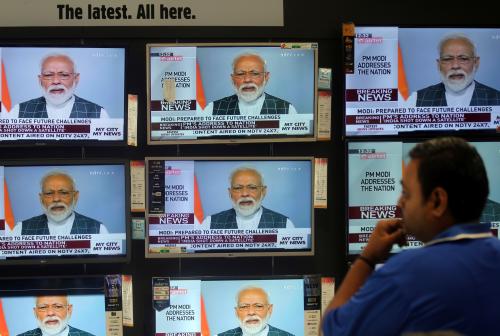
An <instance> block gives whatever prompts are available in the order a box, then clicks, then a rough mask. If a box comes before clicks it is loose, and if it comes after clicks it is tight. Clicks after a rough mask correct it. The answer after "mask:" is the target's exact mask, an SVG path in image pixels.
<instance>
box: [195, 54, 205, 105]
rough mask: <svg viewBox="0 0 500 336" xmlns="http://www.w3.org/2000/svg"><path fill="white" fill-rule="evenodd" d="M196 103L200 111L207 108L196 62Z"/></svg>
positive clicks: (198, 66) (198, 65)
mask: <svg viewBox="0 0 500 336" xmlns="http://www.w3.org/2000/svg"><path fill="white" fill-rule="evenodd" d="M196 101H197V102H198V105H200V107H201V109H202V110H204V109H205V107H206V106H207V99H206V98H205V90H203V82H202V81H201V71H200V64H198V62H196Z"/></svg>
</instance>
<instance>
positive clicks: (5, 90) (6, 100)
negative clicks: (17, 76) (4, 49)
mask: <svg viewBox="0 0 500 336" xmlns="http://www.w3.org/2000/svg"><path fill="white" fill-rule="evenodd" d="M1 88H2V103H3V106H5V108H6V109H7V111H10V109H11V108H12V102H11V101H10V93H9V86H8V85H7V75H6V74H5V66H4V65H3V61H2V86H1Z"/></svg>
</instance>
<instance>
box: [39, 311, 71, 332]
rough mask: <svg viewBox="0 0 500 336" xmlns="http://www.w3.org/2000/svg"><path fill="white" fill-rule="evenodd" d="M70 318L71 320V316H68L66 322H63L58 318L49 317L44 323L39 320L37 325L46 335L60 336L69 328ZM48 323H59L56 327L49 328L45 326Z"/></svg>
mask: <svg viewBox="0 0 500 336" xmlns="http://www.w3.org/2000/svg"><path fill="white" fill-rule="evenodd" d="M69 318H70V315H69V314H68V315H67V316H66V318H65V319H64V320H62V319H61V318H59V317H57V316H47V317H46V318H44V319H43V320H42V321H40V320H39V319H37V323H38V327H39V328H40V330H42V332H43V333H44V334H47V335H51V336H55V335H59V333H60V332H61V331H63V330H64V329H66V327H67V326H68V321H69ZM48 321H58V322H59V323H57V324H56V325H55V326H47V325H45V323H47V322H48Z"/></svg>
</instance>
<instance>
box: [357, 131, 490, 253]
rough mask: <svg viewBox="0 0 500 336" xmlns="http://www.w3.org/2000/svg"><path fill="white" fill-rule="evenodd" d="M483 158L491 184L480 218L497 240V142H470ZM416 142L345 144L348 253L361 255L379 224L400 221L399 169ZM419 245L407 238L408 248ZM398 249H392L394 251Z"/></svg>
mask: <svg viewBox="0 0 500 336" xmlns="http://www.w3.org/2000/svg"><path fill="white" fill-rule="evenodd" d="M471 143H472V144H473V145H474V146H475V147H476V148H477V150H478V152H479V154H480V155H481V157H482V158H483V161H484V163H485V166H486V171H487V174H488V179H489V183H490V194H489V197H488V201H487V204H486V207H485V210H484V212H483V215H482V217H481V221H482V222H488V223H491V228H492V231H493V232H494V234H495V235H496V236H497V237H498V227H499V226H500V170H499V169H498V167H500V142H495V141H488V142H485V141H482V142H481V141H474V142H471ZM414 146H415V142H402V141H390V142H388V141H384V142H382V141H381V142H353V141H351V142H348V145H347V147H348V158H347V164H348V211H347V216H348V219H347V223H348V252H349V254H351V255H357V254H360V253H361V251H362V250H363V248H364V247H365V246H366V243H367V241H368V238H369V236H370V233H371V231H372V230H373V228H374V227H375V224H376V223H377V221H378V220H380V219H383V218H395V217H401V216H402V213H401V209H400V208H399V207H398V206H397V202H398V198H399V195H400V194H401V184H400V181H401V178H402V168H403V165H404V164H405V163H408V162H407V161H408V160H409V158H408V153H409V151H410V150H411V148H413V147H414ZM421 245H422V243H421V242H420V241H417V240H416V239H415V238H414V237H412V236H409V237H408V246H406V247H404V248H414V247H419V246H421ZM399 250H400V248H399V247H398V246H396V245H395V246H394V248H393V251H394V252H397V251H399Z"/></svg>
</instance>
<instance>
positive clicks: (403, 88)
mask: <svg viewBox="0 0 500 336" xmlns="http://www.w3.org/2000/svg"><path fill="white" fill-rule="evenodd" d="M398 89H399V94H400V95H401V97H403V99H404V100H407V99H408V97H409V96H410V92H409V91H410V90H409V89H408V82H407V81H406V73H405V67H404V64H403V54H402V53H401V47H400V46H399V43H398Z"/></svg>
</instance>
